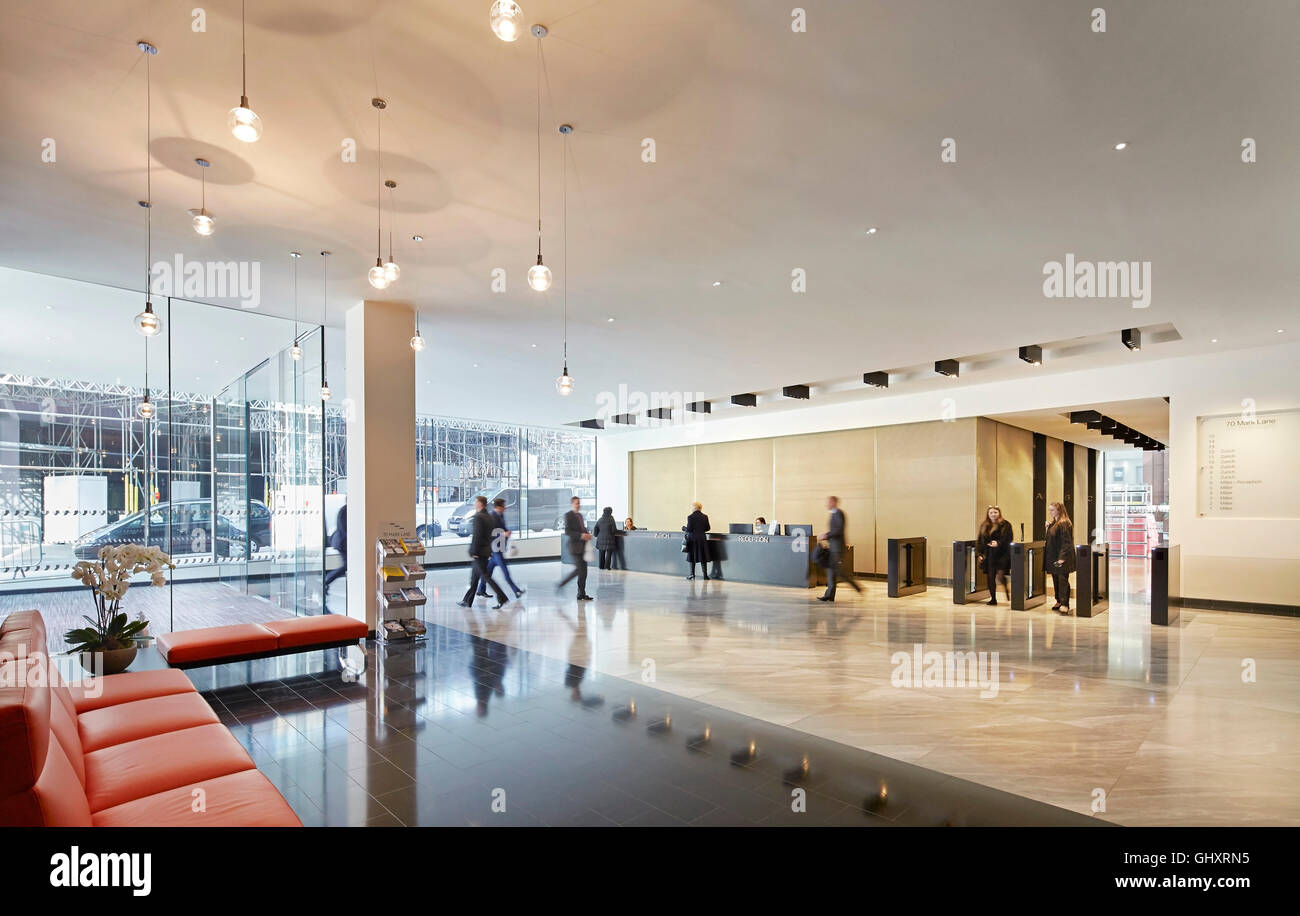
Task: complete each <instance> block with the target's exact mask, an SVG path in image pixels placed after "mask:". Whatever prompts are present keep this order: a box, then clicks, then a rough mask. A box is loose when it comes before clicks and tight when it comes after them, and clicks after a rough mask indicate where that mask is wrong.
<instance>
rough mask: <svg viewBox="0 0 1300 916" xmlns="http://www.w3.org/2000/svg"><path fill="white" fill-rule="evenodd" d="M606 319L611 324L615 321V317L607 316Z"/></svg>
mask: <svg viewBox="0 0 1300 916" xmlns="http://www.w3.org/2000/svg"><path fill="white" fill-rule="evenodd" d="M605 320H606V321H608V322H609V323H610V324H613V323H614V319H613V318H606V319H605Z"/></svg>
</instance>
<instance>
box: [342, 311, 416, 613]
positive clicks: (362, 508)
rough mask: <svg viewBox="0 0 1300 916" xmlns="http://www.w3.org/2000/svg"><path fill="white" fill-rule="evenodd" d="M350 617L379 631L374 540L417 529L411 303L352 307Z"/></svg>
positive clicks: (348, 329) (349, 319)
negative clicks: (358, 619)
mask: <svg viewBox="0 0 1300 916" xmlns="http://www.w3.org/2000/svg"><path fill="white" fill-rule="evenodd" d="M346 332H347V345H346V350H345V352H346V356H347V367H346V368H347V380H346V388H347V399H346V401H345V402H344V409H345V416H346V418H347V430H348V477H347V506H348V576H347V583H348V614H349V616H352V617H356V618H362V617H364V618H365V621H366V626H368V627H369V628H370V629H371V630H374V628H375V620H376V608H375V538H376V537H378V536H379V534H380V532H381V531H383V532H384V533H391V531H392V530H393V528H394V527H396V528H401V529H409V530H410V531H411V532H412V534H414V531H415V501H416V496H415V492H416V491H415V354H414V353H413V352H412V351H411V348H410V345H409V342H410V339H411V335H412V334H413V333H414V332H415V315H414V312H413V311H412V310H411V307H410V306H409V305H405V304H402V303H393V302H371V301H366V302H362V303H361V304H360V305H356V306H353V307H352V308H351V309H349V310H348V313H347V321H346Z"/></svg>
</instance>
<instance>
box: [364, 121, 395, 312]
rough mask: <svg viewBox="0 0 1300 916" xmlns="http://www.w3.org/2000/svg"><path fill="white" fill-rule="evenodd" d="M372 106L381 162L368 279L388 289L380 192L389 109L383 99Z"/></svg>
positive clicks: (381, 194)
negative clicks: (385, 113)
mask: <svg viewBox="0 0 1300 916" xmlns="http://www.w3.org/2000/svg"><path fill="white" fill-rule="evenodd" d="M370 104H371V105H373V106H375V123H376V124H378V125H379V160H378V163H377V164H376V166H375V191H376V193H375V266H374V267H372V268H370V272H369V273H367V274H366V279H367V280H369V281H370V285H371V286H373V287H374V288H375V289H388V284H389V283H391V282H392V281H391V280H389V279H388V272H387V271H385V270H384V253H383V247H384V197H383V191H381V190H379V185H380V181H381V179H382V178H383V171H384V120H383V111H384V109H385V108H387V107H388V103H387V102H385V101H384V100H383V99H371V100H370Z"/></svg>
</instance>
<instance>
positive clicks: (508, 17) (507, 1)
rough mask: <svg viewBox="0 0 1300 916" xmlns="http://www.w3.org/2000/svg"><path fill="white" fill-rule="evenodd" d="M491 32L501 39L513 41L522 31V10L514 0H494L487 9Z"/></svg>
mask: <svg viewBox="0 0 1300 916" xmlns="http://www.w3.org/2000/svg"><path fill="white" fill-rule="evenodd" d="M488 22H490V23H491V25H492V33H493V34H494V35H496V37H497V38H500V39H501V40H502V41H514V40H515V39H517V38H518V37H519V33H520V32H522V31H523V28H522V26H523V24H524V11H523V10H522V9H520V8H519V4H518V3H515V0H496V2H494V3H493V4H492V8H491V9H490V10H488Z"/></svg>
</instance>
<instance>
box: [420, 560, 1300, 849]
mask: <svg viewBox="0 0 1300 916" xmlns="http://www.w3.org/2000/svg"><path fill="white" fill-rule="evenodd" d="M514 572H515V578H516V580H517V581H519V583H520V584H521V585H524V586H526V587H528V589H529V591H528V593H527V594H526V595H525V596H524V598H523V600H522V601H521V602H519V603H518V604H516V605H510V606H509V608H510V612H509V613H505V612H501V613H497V612H493V611H491V610H490V609H489V608H488V606H487V602H486V599H479V601H478V602H477V605H476V608H475V610H474V611H473V613H471V614H467V613H466V612H465V611H463V610H462V609H461V608H459V607H457V606H456V605H455V601H456V600H457V599H458V598H459V597H460V591H461V589H462V588H463V585H464V579H465V573H464V572H463V571H462V570H448V571H439V572H435V573H433V574H432V575H431V576H430V581H429V588H428V591H429V592H430V595H431V599H432V600H431V601H430V604H429V606H428V608H427V611H426V614H425V617H426V619H427V620H429V621H430V622H432V623H437V624H441V625H443V626H445V627H449V628H453V629H459V630H462V631H465V632H475V631H476V630H477V631H483V632H488V631H490V633H491V634H492V637H491V638H493V639H495V640H496V641H499V642H502V643H505V644H507V645H510V646H515V647H519V648H523V649H527V650H528V651H530V652H532V653H536V654H538V655H542V656H545V657H547V658H551V659H555V660H557V661H567V660H569V659H570V658H571V656H573V655H574V654H577V655H578V656H580V657H581V658H584V659H588V661H587V662H586V664H587V665H589V667H590V670H591V671H592V672H593V673H594V674H598V675H603V676H608V677H611V678H621V679H623V680H624V681H626V682H629V683H635V684H649V685H652V686H653V687H654V688H656V689H657V690H659V691H663V692H665V693H668V694H671V695H674V696H678V697H683V698H690V699H694V700H697V701H700V702H702V703H706V704H708V705H710V706H712V707H716V708H719V709H723V710H728V711H731V712H735V713H739V714H741V715H744V716H748V717H752V718H754V719H757V720H760V721H763V722H768V723H771V724H773V725H780V726H785V727H788V728H790V729H792V730H794V731H796V732H799V733H802V734H806V735H809V736H813V737H818V738H824V739H827V740H829V741H833V742H836V743H838V744H842V745H846V746H848V747H852V748H859V749H863V750H867V751H871V752H872V753H874V754H878V755H881V756H883V757H886V758H890V759H893V760H897V761H900V762H906V763H913V764H917V765H919V766H921V767H923V768H925V769H928V770H932V771H934V772H936V773H942V774H946V775H950V776H955V777H959V778H962V779H967V780H970V781H973V782H976V783H979V784H982V785H985V786H989V787H992V788H996V789H1001V790H1003V791H1006V792H1011V793H1015V794H1017V795H1023V796H1026V797H1028V798H1032V799H1036V800H1038V801H1042V802H1046V803H1048V804H1051V805H1055V806H1059V807H1061V808H1065V809H1068V810H1071V811H1075V812H1079V813H1081V814H1096V815H1099V816H1101V817H1104V818H1105V819H1107V820H1110V821H1114V822H1117V823H1121V824H1130V825H1156V824H1207V825H1264V824H1273V825H1277V824H1284V825H1295V824H1300V781H1298V780H1297V775H1298V772H1300V619H1297V618H1291V617H1275V616H1267V615H1256V614H1242V613H1229V612H1212V611H1202V610H1195V609H1184V610H1183V612H1182V616H1181V619H1180V620H1179V621H1178V622H1177V623H1176V625H1175V626H1172V627H1153V626H1151V625H1150V623H1149V621H1148V614H1149V609H1148V607H1147V604H1146V594H1145V585H1144V583H1145V579H1146V570H1145V567H1144V564H1142V563H1140V562H1137V563H1130V564H1127V565H1125V564H1121V563H1120V562H1118V561H1117V562H1116V564H1115V567H1114V569H1113V571H1112V583H1113V584H1114V586H1115V594H1114V595H1113V596H1112V601H1111V604H1110V609H1109V610H1108V611H1107V612H1106V613H1104V614H1101V615H1100V616H1099V617H1096V618H1092V619H1084V618H1076V617H1069V618H1065V617H1060V616H1058V615H1056V614H1053V613H1051V612H1050V610H1048V607H1047V606H1044V607H1040V608H1037V609H1035V610H1032V611H1028V612H1016V611H1012V610H1010V609H1009V607H1008V606H1007V605H1006V603H1005V602H1003V603H1002V604H1000V605H999V606H998V607H995V608H994V607H987V606H985V605H983V604H975V605H965V606H955V605H953V604H952V599H951V592H950V591H948V590H945V589H938V588H932V589H930V590H929V591H928V592H926V593H924V594H921V595H915V596H911V597H907V598H898V599H890V598H887V597H886V596H885V586H884V583H883V582H879V581H868V582H866V583H865V591H864V594H863V595H862V596H855V595H854V594H853V593H852V592H851V591H841V595H840V598H839V600H838V601H837V602H836V603H835V604H833V605H826V604H823V603H821V602H818V601H816V600H815V594H816V593H814V592H813V591H806V592H805V591H803V590H791V589H785V588H779V587H770V586H757V585H747V584H741V583H733V582H726V581H722V582H718V581H710V582H703V581H700V580H697V581H694V582H688V581H685V580H684V579H677V578H675V577H671V576H661V575H653V574H645V573H628V572H619V571H597V570H594V569H593V570H592V577H591V583H590V586H589V590H590V591H591V592H592V593H593V594H594V595H595V596H596V599H597V600H596V601H594V602H591V603H590V604H589V605H588V607H587V615H588V617H589V618H590V623H589V625H588V626H587V627H586V628H585V632H583V633H582V634H579V631H578V629H577V627H576V625H575V613H576V608H577V604H576V602H575V601H573V600H572V594H573V593H572V591H570V592H568V593H567V594H566V595H565V596H564V597H563V598H562V599H561V598H559V597H557V596H556V595H555V593H554V590H553V588H552V584H553V582H554V581H555V579H556V578H558V573H559V567H558V564H529V565H522V564H517V565H516V566H515V567H514ZM570 589H572V586H570ZM918 645H919V646H921V647H922V650H923V651H926V652H928V651H936V652H948V651H973V652H976V653H981V652H982V653H989V655H988V656H987V657H988V658H990V659H991V658H992V655H991V654H992V653H997V658H998V678H997V691H996V695H992V696H988V695H984V696H982V695H981V693H984V694H988V693H989V692H990V691H987V690H986V691H980V690H978V689H972V688H970V687H959V686H947V687H944V686H895V685H894V680H895V678H893V677H892V675H893V674H894V673H895V669H896V668H897V667H898V665H897V664H896V662H895V660H894V654H895V653H896V652H903V653H911V652H913V651H914V647H915V646H918ZM1252 675H1253V677H1252ZM1103 804H1104V806H1105V807H1104V812H1103V811H1102V809H1101V806H1102V805H1103Z"/></svg>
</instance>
